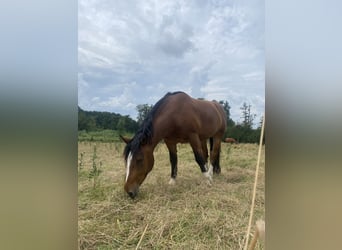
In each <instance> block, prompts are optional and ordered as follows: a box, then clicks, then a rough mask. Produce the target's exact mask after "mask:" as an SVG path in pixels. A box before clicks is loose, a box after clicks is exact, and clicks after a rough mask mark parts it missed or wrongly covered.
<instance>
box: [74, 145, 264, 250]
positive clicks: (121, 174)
mask: <svg viewBox="0 0 342 250" xmlns="http://www.w3.org/2000/svg"><path fill="white" fill-rule="evenodd" d="M123 149H124V143H121V142H112V143H106V142H79V144H78V241H79V249H136V246H137V245H139V246H140V248H139V249H234V250H235V249H242V247H243V245H244V238H245V234H246V231H247V225H248V219H249V212H250V205H251V198H252V189H253V183H254V175H255V167H256V162H257V154H258V145H257V144H225V143H223V144H222V149H221V160H220V162H221V170H222V172H221V174H220V175H214V177H213V185H212V186H208V185H207V183H206V180H205V178H204V177H203V174H202V173H201V171H200V168H199V166H198V165H197V163H196V162H195V160H194V156H193V152H192V150H191V148H190V146H189V145H188V144H178V176H177V182H176V185H174V186H170V185H169V184H168V181H169V179H170V169H171V167H170V163H169V154H168V150H167V148H166V146H165V145H164V144H163V143H160V144H159V145H158V146H157V147H156V150H155V151H154V157H155V164H154V168H153V170H152V171H151V172H150V173H149V175H148V176H147V178H146V179H145V181H144V183H143V184H142V186H141V187H140V191H139V193H138V196H137V197H136V198H135V199H134V200H132V199H131V198H129V197H128V195H127V193H126V192H125V191H124V189H123V184H124V178H125V164H124V160H123V157H122V153H123ZM264 155H265V154H264V148H263V151H262V159H261V163H260V164H261V165H260V172H259V180H258V186H257V194H256V201H255V211H254V217H253V223H252V225H253V227H252V230H251V233H253V232H254V225H255V221H256V220H257V219H259V218H262V219H264V218H265V216H264V212H265V209H264V205H265V204H264V202H265V198H264V177H265V175H264V169H265V167H264V166H265V161H264ZM256 249H264V247H263V246H262V245H261V244H259V243H258V244H257V247H256Z"/></svg>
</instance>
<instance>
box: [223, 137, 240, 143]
mask: <svg viewBox="0 0 342 250" xmlns="http://www.w3.org/2000/svg"><path fill="white" fill-rule="evenodd" d="M224 142H227V143H231V144H233V143H237V141H236V140H235V139H234V138H226V139H224Z"/></svg>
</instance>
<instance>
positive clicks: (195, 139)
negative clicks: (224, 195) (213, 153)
mask: <svg viewBox="0 0 342 250" xmlns="http://www.w3.org/2000/svg"><path fill="white" fill-rule="evenodd" d="M189 142H190V145H191V147H192V150H193V152H194V155H195V160H196V162H197V164H198V165H199V167H200V169H201V171H202V173H203V175H204V176H205V177H206V178H207V180H208V184H209V185H211V183H212V176H213V169H212V166H210V167H209V169H207V167H206V165H207V164H206V161H205V160H206V159H205V156H204V152H203V141H200V139H199V136H198V135H197V134H192V135H190V136H189ZM206 150H207V149H206Z"/></svg>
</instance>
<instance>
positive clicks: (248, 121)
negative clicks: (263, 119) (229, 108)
mask: <svg viewBox="0 0 342 250" xmlns="http://www.w3.org/2000/svg"><path fill="white" fill-rule="evenodd" d="M240 110H241V111H242V116H241V118H242V119H243V120H242V125H243V126H244V127H247V128H250V129H251V128H252V127H253V121H254V119H255V116H256V115H255V114H251V105H250V104H249V105H247V103H246V102H244V103H243V104H242V107H241V108H240Z"/></svg>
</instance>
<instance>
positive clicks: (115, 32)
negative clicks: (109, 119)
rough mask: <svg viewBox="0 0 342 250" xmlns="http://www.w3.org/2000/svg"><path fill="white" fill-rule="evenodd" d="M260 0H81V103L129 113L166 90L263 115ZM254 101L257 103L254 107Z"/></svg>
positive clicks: (100, 108)
mask: <svg viewBox="0 0 342 250" xmlns="http://www.w3.org/2000/svg"><path fill="white" fill-rule="evenodd" d="M263 22H264V16H263V1H259V0H251V1H236V2H231V1H195V0H193V1H182V0H170V1H154V0H146V1H137V2H132V1H124V0H118V1H110V0H99V1H98V0H97V1H94V0H80V1H79V71H80V76H79V105H80V106H81V107H82V108H92V109H94V110H107V111H111V112H118V113H120V112H122V114H130V115H131V116H132V117H134V118H135V114H136V110H135V106H136V105H137V104H142V103H149V104H153V103H155V102H156V101H157V100H158V99H159V98H161V97H162V96H163V95H164V94H165V93H166V92H168V91H176V90H182V91H185V92H187V93H189V94H190V95H192V96H194V97H195V98H198V97H205V98H207V99H216V100H221V99H222V100H228V101H229V103H230V105H231V108H232V109H231V112H232V114H234V115H235V117H236V119H237V117H239V115H238V113H239V112H240V110H239V107H240V106H241V104H242V103H243V101H246V102H251V105H252V106H253V105H255V112H257V113H260V112H262V110H263V105H264V102H262V100H264V73H263V72H264V49H263V46H264V45H263V29H264V28H263V27H264V23H263ZM252 102H253V103H252Z"/></svg>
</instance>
